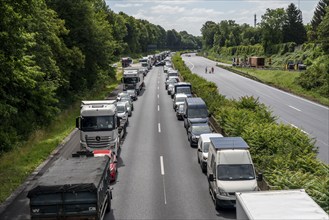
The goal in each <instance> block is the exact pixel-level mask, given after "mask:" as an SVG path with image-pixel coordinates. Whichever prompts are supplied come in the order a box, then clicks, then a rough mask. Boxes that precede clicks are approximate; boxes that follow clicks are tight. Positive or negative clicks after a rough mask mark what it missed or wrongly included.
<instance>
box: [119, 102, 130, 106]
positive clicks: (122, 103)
mask: <svg viewBox="0 0 329 220" xmlns="http://www.w3.org/2000/svg"><path fill="white" fill-rule="evenodd" d="M127 103H128V101H119V102H117V106H118V105H119V106H126V105H127Z"/></svg>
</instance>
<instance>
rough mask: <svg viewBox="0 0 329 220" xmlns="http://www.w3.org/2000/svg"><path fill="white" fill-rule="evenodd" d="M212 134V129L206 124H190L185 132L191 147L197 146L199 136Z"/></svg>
mask: <svg viewBox="0 0 329 220" xmlns="http://www.w3.org/2000/svg"><path fill="white" fill-rule="evenodd" d="M208 133H212V129H211V128H210V126H209V125H208V124H207V123H202V124H201V123H200V124H199V123H198V124H192V125H191V126H190V127H189V128H188V130H187V137H188V140H189V142H190V145H191V147H193V146H197V144H198V141H199V138H200V135H201V134H208Z"/></svg>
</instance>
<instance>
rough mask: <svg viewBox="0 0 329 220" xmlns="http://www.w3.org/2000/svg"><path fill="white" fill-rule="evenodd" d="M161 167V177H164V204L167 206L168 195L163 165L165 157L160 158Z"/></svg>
mask: <svg viewBox="0 0 329 220" xmlns="http://www.w3.org/2000/svg"><path fill="white" fill-rule="evenodd" d="M160 167H161V175H162V184H163V197H164V203H165V205H166V204H167V195H166V185H165V179H164V175H165V172H164V165H163V156H160Z"/></svg>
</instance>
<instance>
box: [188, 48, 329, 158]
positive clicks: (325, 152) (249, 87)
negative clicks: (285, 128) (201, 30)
mask: <svg viewBox="0 0 329 220" xmlns="http://www.w3.org/2000/svg"><path fill="white" fill-rule="evenodd" d="M182 58H183V60H184V61H185V63H186V65H187V66H188V67H189V68H190V69H191V70H192V72H193V73H196V74H198V75H200V76H202V77H204V78H205V79H207V80H208V81H212V82H214V83H216V84H217V86H218V88H219V92H220V93H221V94H223V95H225V96H226V97H227V98H234V99H239V98H240V97H242V96H254V97H255V98H259V101H260V102H262V103H264V104H266V105H267V106H268V107H269V108H270V109H271V110H272V111H273V114H274V115H276V116H278V122H282V123H285V124H290V125H291V126H293V127H297V128H299V129H301V130H302V131H303V132H305V133H306V134H308V135H309V136H310V137H312V138H314V139H315V140H316V146H317V147H318V149H319V153H318V158H319V159H320V160H322V161H323V162H325V163H329V140H328V136H329V108H327V107H325V106H323V105H319V104H317V103H314V102H311V101H309V100H306V99H304V98H301V97H298V96H295V95H292V94H290V93H287V92H284V91H281V90H278V89H276V88H273V87H270V86H267V85H265V84H262V83H259V82H256V81H254V80H251V79H248V78H245V77H242V76H240V75H238V74H235V73H232V72H230V71H227V70H225V69H222V68H220V67H217V66H216V62H214V61H211V60H209V59H206V58H204V57H199V56H195V54H191V56H185V55H183V56H182ZM206 67H208V68H209V67H214V74H209V73H208V74H205V68H206Z"/></svg>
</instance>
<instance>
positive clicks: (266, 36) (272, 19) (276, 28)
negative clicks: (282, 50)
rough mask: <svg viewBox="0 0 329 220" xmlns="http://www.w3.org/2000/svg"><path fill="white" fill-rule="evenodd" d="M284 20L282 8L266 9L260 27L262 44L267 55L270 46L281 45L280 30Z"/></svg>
mask: <svg viewBox="0 0 329 220" xmlns="http://www.w3.org/2000/svg"><path fill="white" fill-rule="evenodd" d="M285 20H286V13H285V11H284V9H283V8H277V9H267V10H266V13H265V14H264V15H263V16H262V21H261V23H260V27H261V30H262V44H263V47H264V49H265V51H266V52H267V53H269V52H270V50H271V46H273V45H275V44H279V43H282V41H283V32H282V28H283V25H284V21H285Z"/></svg>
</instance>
